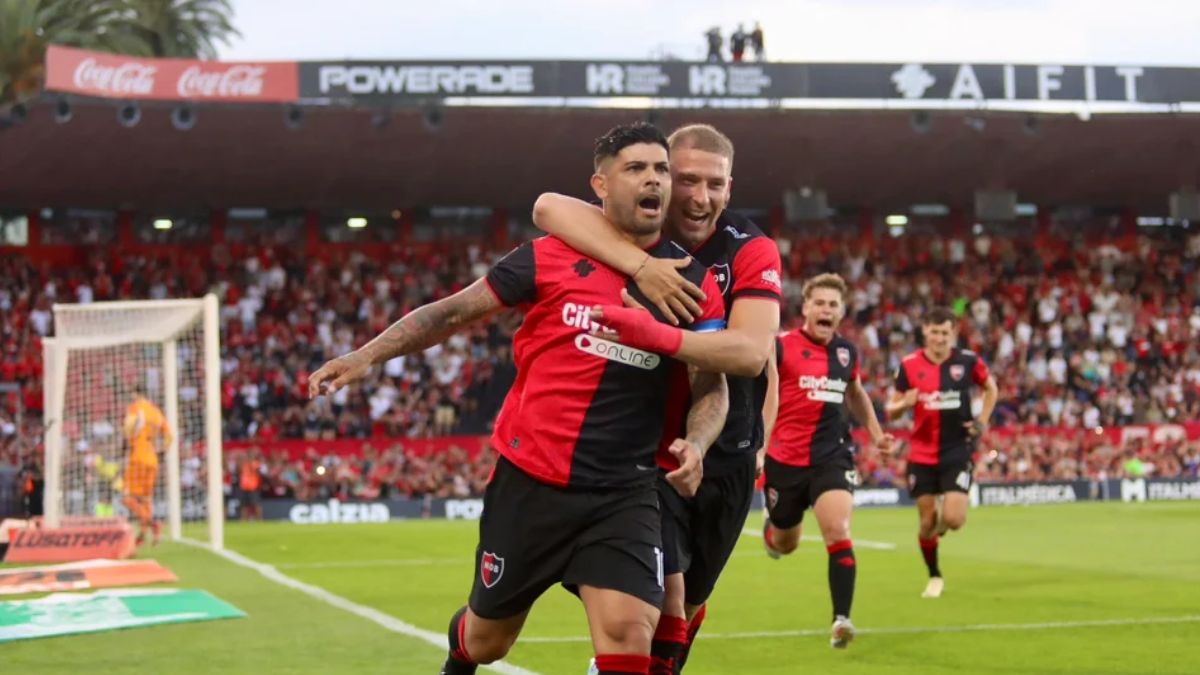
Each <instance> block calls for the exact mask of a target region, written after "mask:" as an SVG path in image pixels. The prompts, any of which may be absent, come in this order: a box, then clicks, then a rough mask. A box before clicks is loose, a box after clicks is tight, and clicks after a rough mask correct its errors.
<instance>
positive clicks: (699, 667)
mask: <svg viewBox="0 0 1200 675" xmlns="http://www.w3.org/2000/svg"><path fill="white" fill-rule="evenodd" d="M757 523H758V517H757V516H752V517H751V522H750V523H749V526H751V527H754V526H755V525H756V524H757ZM915 526H916V514H915V512H914V511H911V510H863V511H859V512H858V513H856V514H855V523H854V536H855V538H856V539H859V540H863V541H867V540H873V541H881V542H891V543H894V544H897V548H896V549H895V550H874V549H868V548H863V547H859V549H858V551H857V555H858V560H859V577H858V593H857V596H856V598H855V606H854V620H855V623H856V625H858V627H859V628H860V629H866V631H865V632H864V633H863V634H861V635H860V636H859V638H858V639H857V640H856V641H855V642H854V644H853V645H851V647H850V649H848V650H846V651H844V652H843V651H834V650H831V649H830V648H829V646H828V637H827V635H825V634H824V631H825V630H826V629H827V628H828V623H829V597H828V591H827V587H826V581H825V574H826V555H825V552H824V550H822V547H821V545H820V544H819V543H817V542H809V541H805V542H804V543H803V544H802V545H801V547H800V550H799V551H798V552H797V553H796V554H795V555H793V556H791V557H790V558H786V559H784V560H781V561H772V560H769V559H767V558H766V557H765V556H763V555H762V553H761V549H760V545H759V541H758V539H757V538H754V537H743V539H742V542H741V543H740V545H739V547H738V550H737V552H736V553H735V557H734V558H733V560H732V561H731V563H730V567H729V568H728V570H727V572H726V574H725V577H724V578H723V579H722V582H721V584H720V585H719V586H718V589H717V592H716V594H715V595H714V597H713V599H712V601H711V603H710V612H709V619H708V621H707V623H706V624H705V626H704V630H703V631H702V633H701V636H702V637H701V639H700V641H699V642H698V643H697V645H696V647H695V649H694V650H693V654H692V660H691V662H690V664H689V666H688V670H687V672H688V673H693V674H695V675H701V674H703V673H722V674H727V673H800V672H803V673H821V672H836V673H839V674H842V673H846V674H853V673H889V674H901V675H902V674H906V673H913V674H920V675H938V674H941V673H946V674H951V673H953V674H954V675H962V674H963V673H995V674H1001V673H1004V674H1009V673H1011V674H1013V675H1016V674H1018V673H1021V674H1025V673H1106V674H1109V673H1148V672H1153V673H1196V672H1200V666H1198V665H1197V663H1198V662H1197V661H1196V656H1195V649H1196V644H1197V640H1198V639H1200V622H1197V623H1174V624H1162V623H1147V624H1141V625H1138V624H1136V623H1131V624H1130V625H1119V626H1088V627H1071V628H1046V629H1039V630H1014V629H1008V628H990V629H987V630H971V631H962V630H955V628H956V627H967V626H978V625H995V624H1033V623H1057V622H1076V621H1104V620H1128V621H1131V622H1132V621H1137V620H1141V619H1155V618H1166V617H1181V616H1198V615H1200V504H1186V503H1184V504H1095V503H1093V504H1075V505H1066V506H1038V507H1011V508H989V509H977V510H974V511H972V512H971V515H970V519H969V523H968V526H967V528H966V529H965V530H964V531H962V532H959V533H955V534H952V535H950V536H948V537H946V538H945V539H944V540H943V544H942V548H941V559H942V568H943V571H944V573H945V574H946V594H945V595H944V596H943V597H942V598H941V599H939V600H923V599H921V598H920V597H919V595H920V591H921V590H922V588H923V587H924V582H925V578H924V577H925V574H924V566H923V564H922V562H921V557H920V554H919V552H918V550H917V546H916V541H915V539H916V534H915ZM475 536H476V525H475V524H474V523H466V522H433V521H429V522H405V523H389V524H385V525H340V526H339V525H321V526H295V525H290V524H282V523H266V524H264V523H250V524H230V525H229V527H228V529H227V532H226V539H227V544H228V546H229V547H230V548H232V549H234V550H236V551H238V552H240V553H242V554H244V555H246V556H247V557H250V558H252V559H254V560H257V561H260V562H264V563H269V564H272V565H276V566H278V567H279V569H280V570H281V571H282V572H284V573H286V574H288V575H290V576H292V577H294V578H296V579H299V580H301V581H304V582H307V583H310V584H314V585H317V586H320V587H322V588H325V589H326V590H329V591H331V592H333V593H336V594H338V595H341V596H343V597H346V598H348V599H350V600H353V601H354V602H357V603H360V604H363V605H367V606H370V607H374V608H377V609H379V610H381V611H383V612H386V613H388V614H391V615H393V616H395V617H398V618H400V619H402V620H404V621H407V622H409V623H412V624H415V625H417V626H419V627H421V628H426V629H429V630H432V631H437V632H441V631H443V630H444V628H445V625H446V621H447V620H448V618H449V616H450V614H451V613H452V612H453V611H454V610H455V609H456V608H457V607H459V606H460V605H461V604H462V603H463V602H464V601H465V599H466V596H467V592H468V590H469V588H470V582H471V578H472V575H473V569H472V563H471V552H472V551H473V550H474V544H475ZM147 555H148V556H150V557H154V558H157V559H158V560H159V561H161V562H162V563H163V564H165V565H167V566H168V567H170V568H171V569H172V570H174V571H175V572H176V574H178V576H179V577H180V584H179V585H180V586H181V587H188V588H204V589H207V590H209V591H211V592H212V593H214V594H215V595H217V596H218V597H221V598H223V599H225V600H227V601H229V602H231V603H233V604H234V605H236V606H237V607H239V608H241V609H242V610H244V611H246V612H247V613H248V614H249V617H248V618H245V619H236V620H228V621H216V622H210V623H197V624H183V625H178V626H164V627H156V628H146V629H138V630H129V631H121V632H114V633H106V634H99V635H91V636H78V637H67V638H54V639H47V640H34V641H28V642H18V643H10V644H7V645H4V646H0V671H3V672H13V673H38V674H42V673H79V672H85V673H86V672H102V673H114V674H123V673H130V674H134V673H136V674H137V675H145V674H146V673H158V672H163V673H184V674H190V673H209V672H222V673H314V674H315V673H414V674H424V673H436V672H437V669H438V666H439V665H440V663H441V660H442V658H443V656H442V654H441V653H440V652H439V650H438V649H437V648H435V647H433V646H430V645H428V644H427V643H424V642H421V641H418V640H415V639H412V638H408V637H404V636H401V635H397V634H395V633H391V632H389V631H386V630H384V629H383V628H380V627H379V626H376V625H375V624H373V623H371V622H369V621H366V620H364V619H360V618H358V617H356V616H353V615H351V614H348V613H346V612H343V611H341V610H338V609H335V608H332V607H329V606H327V605H324V604H322V603H320V602H318V601H316V600H313V599H310V598H308V597H307V596H305V595H303V594H301V593H299V592H297V591H294V590H290V589H287V588H284V587H282V586H279V585H277V584H274V583H271V582H270V581H267V580H266V579H264V578H263V577H262V576H261V575H259V574H258V573H257V572H254V571H251V570H248V569H245V568H242V567H238V566H236V565H234V564H232V563H230V562H227V561H225V560H223V559H221V558H218V557H216V556H214V555H212V554H210V553H207V552H205V551H201V550H197V549H192V548H189V547H185V546H181V545H163V546H161V547H159V549H157V550H152V551H147ZM897 628H899V629H913V628H928V630H922V631H920V632H914V633H907V634H899V633H892V632H887V630H888V629H897ZM938 628H945V629H948V630H937V629H938ZM870 629H881V631H882V632H880V633H871V632H870ZM760 631H785V632H796V631H816V632H817V633H816V634H808V635H803V636H797V635H792V636H786V637H747V636H739V635H737V634H744V633H753V632H760ZM585 635H586V629H585V624H584V618H583V612H582V610H581V608H580V606H579V603H578V601H577V600H576V599H575V597H574V596H572V595H570V594H568V593H567V592H565V591H563V590H561V589H558V588H556V589H553V590H551V591H550V592H549V593H548V594H547V595H546V596H545V597H544V598H543V599H542V601H541V602H539V604H538V605H537V606H536V607H535V608H534V610H533V613H532V615H531V617H530V620H529V623H528V624H527V627H526V629H525V636H527V637H531V638H537V637H565V638H582V637H583V636H585ZM590 652H591V649H590V646H589V645H588V643H587V642H586V641H583V640H582V639H579V640H577V641H572V642H554V643H534V642H528V643H523V644H522V643H518V645H517V647H516V648H515V649H514V650H513V653H512V654H511V655H510V657H509V661H510V662H512V663H514V664H516V665H519V666H522V667H525V668H528V669H530V670H533V671H536V672H538V673H542V674H543V675H558V674H566V675H571V674H579V675H582V673H583V672H584V669H585V668H586V664H587V659H588V657H589V656H590Z"/></svg>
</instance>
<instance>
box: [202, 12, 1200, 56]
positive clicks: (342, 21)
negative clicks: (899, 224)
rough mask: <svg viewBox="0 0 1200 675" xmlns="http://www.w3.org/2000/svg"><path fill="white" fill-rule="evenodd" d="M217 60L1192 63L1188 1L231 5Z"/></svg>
mask: <svg viewBox="0 0 1200 675" xmlns="http://www.w3.org/2000/svg"><path fill="white" fill-rule="evenodd" d="M233 6H234V10H235V17H234V23H235V25H236V26H237V27H238V28H239V30H241V32H242V36H243V37H242V38H240V39H236V40H235V41H234V43H233V44H232V45H229V46H222V48H221V58H222V59H226V60H256V59H261V60H267V59H276V60H291V59H296V60H324V59H426V58H439V59H485V58H492V59H505V58H533V59H555V58H568V59H569V58H578V59H647V58H659V57H661V56H662V55H663V54H664V53H669V54H671V55H674V56H676V57H678V58H682V59H697V60H698V59H702V58H703V57H704V54H705V48H704V38H703V34H704V33H705V32H706V31H707V30H708V29H709V28H711V27H713V26H719V27H720V28H721V29H722V31H723V32H724V33H725V34H726V35H728V33H729V32H731V31H732V30H733V29H734V28H735V27H736V26H737V24H738V23H739V22H741V23H743V24H744V25H745V26H746V29H747V30H749V29H750V27H751V26H752V25H753V23H754V21H755V20H758V21H760V22H761V23H762V26H763V30H764V32H765V34H766V39H765V42H766V46H767V55H768V58H769V59H770V60H772V61H794V62H805V61H808V62H813V61H867V62H871V61H875V62H907V61H916V62H938V61H942V62H953V63H958V62H973V63H981V62H1009V63H1059V64H1075V63H1081V64H1084V63H1094V64H1114V65H1120V64H1129V65H1191V66H1200V52H1197V51H1196V49H1195V44H1196V43H1195V27H1196V26H1200V2H1196V1H1195V0H1136V1H1135V0H1121V1H1120V2H1115V1H1113V0H1091V1H1088V0H959V1H958V2H953V1H950V0H776V1H773V2H764V1H758V2H755V1H753V0H749V1H744V2H733V1H730V0H692V1H690V2H667V1H660V2H647V1H645V0H640V1H634V0H608V1H607V2H595V1H590V0H569V1H561V2H553V1H550V2H548V1H547V0H505V1H504V2H496V1H495V0H432V1H431V2H424V1H422V0H413V1H409V2H397V1H396V0H339V1H338V2H329V1H324V0H323V1H320V2H318V1H317V0H299V1H297V0H233Z"/></svg>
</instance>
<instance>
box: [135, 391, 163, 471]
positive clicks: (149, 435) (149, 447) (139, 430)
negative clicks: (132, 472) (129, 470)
mask: <svg viewBox="0 0 1200 675" xmlns="http://www.w3.org/2000/svg"><path fill="white" fill-rule="evenodd" d="M170 434H171V428H170V426H169V425H168V424H167V420H166V417H164V416H163V413H162V411H161V410H159V409H158V406H156V405H154V404H153V403H151V402H150V401H148V400H146V399H144V398H142V397H138V398H137V400H135V401H134V402H133V403H130V404H129V407H128V408H127V409H126V410H125V435H126V438H128V439H129V446H130V453H129V461H130V462H136V463H138V464H143V465H149V466H157V465H158V455H157V454H156V453H155V452H154V441H155V440H156V438H157V437H159V436H162V437H164V438H165V437H167V436H169V435H170Z"/></svg>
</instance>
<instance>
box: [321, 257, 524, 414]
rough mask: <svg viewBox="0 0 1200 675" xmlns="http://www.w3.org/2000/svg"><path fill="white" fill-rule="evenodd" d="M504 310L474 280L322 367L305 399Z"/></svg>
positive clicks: (485, 286) (481, 282)
mask: <svg viewBox="0 0 1200 675" xmlns="http://www.w3.org/2000/svg"><path fill="white" fill-rule="evenodd" d="M503 307H504V305H503V304H501V302H500V299H499V298H497V297H496V294H495V293H493V292H492V289H491V288H489V287H488V284H487V281H486V280H485V279H479V280H477V281H476V282H475V283H473V284H471V285H470V286H468V287H466V288H464V289H463V290H461V291H459V292H457V293H455V294H454V295H451V296H450V297H448V298H443V299H441V300H438V301H437V302H432V303H430V304H428V305H422V306H421V307H418V308H416V309H414V310H413V311H411V312H409V313H408V314H406V315H404V317H403V318H401V319H400V320H399V321H397V322H396V323H394V324H392V325H391V326H389V327H388V328H387V330H385V331H383V332H382V333H380V334H379V335H377V336H376V337H375V339H374V340H371V341H370V342H368V343H367V344H365V345H363V346H362V347H359V348H358V349H357V350H355V351H352V352H350V353H349V354H346V355H344V356H339V357H338V358H336V359H333V360H332V361H330V362H328V363H326V364H325V365H323V366H321V368H320V369H318V370H317V372H315V373H313V374H312V376H310V377H309V380H308V396H309V398H313V397H316V396H319V395H321V394H332V393H334V392H335V391H337V390H338V389H341V388H342V387H344V386H346V385H348V384H351V383H353V382H356V381H358V380H361V379H362V378H363V377H365V376H366V374H367V372H368V371H370V369H371V366H373V365H375V364H377V363H383V362H385V361H388V360H391V359H394V358H396V357H397V356H405V355H408V354H412V353H414V352H419V351H422V350H425V349H428V348H429V347H432V346H433V345H436V344H439V343H441V342H443V341H445V340H446V338H448V337H450V336H451V335H453V334H455V333H457V332H458V331H460V330H462V329H463V328H464V327H466V326H467V325H468V324H471V323H474V322H476V321H479V320H480V319H484V318H486V317H488V316H490V315H491V314H493V313H495V312H496V311H498V310H500V309H503Z"/></svg>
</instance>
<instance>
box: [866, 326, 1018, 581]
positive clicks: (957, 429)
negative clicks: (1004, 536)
mask: <svg viewBox="0 0 1200 675" xmlns="http://www.w3.org/2000/svg"><path fill="white" fill-rule="evenodd" d="M921 332H922V335H923V336H924V338H925V346H924V347H923V348H922V349H920V350H918V351H916V352H913V353H912V354H909V355H908V356H906V357H904V361H903V362H901V364H900V368H899V369H897V371H896V377H895V389H894V391H893V392H892V395H891V397H890V399H889V400H888V404H887V415H888V418H889V419H895V418H896V417H897V416H899V415H901V414H903V413H904V412H905V411H907V410H908V409H909V408H912V409H913V426H912V437H911V438H910V439H909V453H908V490H909V493H910V494H911V495H912V497H913V499H915V500H916V502H917V515H918V516H919V517H920V522H921V524H920V531H919V534H918V541H919V543H920V545H921V555H922V556H924V558H925V566H926V567H927V568H928V570H929V582H928V583H927V584H926V586H925V591H924V592H923V593H922V594H921V596H922V597H925V598H937V597H941V595H942V590H943V589H944V588H945V582H944V581H943V580H942V570H941V568H940V567H938V536H939V535H943V534H945V533H946V532H947V531H948V530H957V529H959V528H961V527H962V526H963V524H964V523H966V520H967V491H968V490H970V489H971V481H972V471H973V469H974V467H973V465H972V463H971V454H972V453H973V452H974V449H975V441H976V440H977V439H978V438H979V437H980V436H981V435H982V434H983V432H984V431H986V430H987V423H988V420H989V419H991V416H992V410H993V409H994V408H995V407H996V399H997V397H998V396H999V389H998V387H997V386H996V380H995V378H993V377H992V375H991V373H990V372H988V367H987V364H985V363H984V362H983V359H981V358H979V355H978V354H976V353H975V352H972V351H968V350H965V349H959V348H958V347H956V346H955V345H956V344H957V343H958V330H957V328H956V318H955V316H954V314H953V313H952V312H951V311H950V310H949V309H946V308H944V307H938V308H935V309H933V310H931V311H930V312H929V313H928V314H926V315H925V317H924V320H923V322H922V325H921ZM972 385H978V386H981V387H983V402H982V406H981V407H980V411H979V416H978V417H975V416H974V415H973V414H972V412H971V407H972V406H971V391H972Z"/></svg>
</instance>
